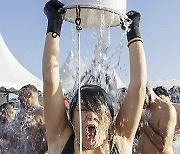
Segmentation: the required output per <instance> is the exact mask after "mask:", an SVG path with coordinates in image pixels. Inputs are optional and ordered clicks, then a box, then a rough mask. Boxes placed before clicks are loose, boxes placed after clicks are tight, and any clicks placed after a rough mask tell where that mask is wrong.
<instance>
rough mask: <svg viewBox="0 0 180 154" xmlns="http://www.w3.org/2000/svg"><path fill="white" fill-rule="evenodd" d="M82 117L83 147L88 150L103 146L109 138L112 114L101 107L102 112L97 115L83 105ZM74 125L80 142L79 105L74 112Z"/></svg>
mask: <svg viewBox="0 0 180 154" xmlns="http://www.w3.org/2000/svg"><path fill="white" fill-rule="evenodd" d="M107 112H108V114H107ZM81 115H82V142H83V147H84V148H86V149H93V148H96V147H98V146H100V145H102V144H103V142H104V140H106V139H107V137H108V130H109V127H110V121H111V120H110V119H111V117H110V112H109V110H108V109H107V107H106V106H105V105H101V112H98V113H96V112H93V111H90V110H88V109H87V108H86V107H85V106H83V104H82V105H81ZM108 115H109V116H108ZM72 125H73V129H74V131H75V134H76V138H77V139H78V141H79V134H80V133H79V105H77V106H76V108H75V110H74V113H73V121H72Z"/></svg>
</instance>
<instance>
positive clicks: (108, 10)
mask: <svg viewBox="0 0 180 154" xmlns="http://www.w3.org/2000/svg"><path fill="white" fill-rule="evenodd" d="M61 2H62V3H63V4H64V8H65V10H66V13H65V20H66V21H69V22H71V23H75V19H76V18H77V14H78V13H77V12H79V13H80V18H81V27H84V28H94V27H100V26H102V24H103V25H105V26H111V27H113V26H118V25H120V22H121V18H122V16H125V13H126V0H61Z"/></svg>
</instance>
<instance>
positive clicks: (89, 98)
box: [68, 85, 114, 121]
mask: <svg viewBox="0 0 180 154" xmlns="http://www.w3.org/2000/svg"><path fill="white" fill-rule="evenodd" d="M80 91H81V104H82V105H83V106H85V107H86V108H87V109H88V110H90V111H93V112H96V113H98V112H100V110H99V109H101V107H100V106H101V105H105V106H106V107H107V108H108V109H109V112H110V116H111V118H112V119H113V118H114V109H113V104H112V101H111V99H110V97H109V95H108V94H107V93H106V91H105V90H104V89H102V88H101V87H99V86H97V85H84V86H82V87H81V88H80ZM77 101H78V90H77V91H76V93H75V95H74V97H73V98H72V101H71V103H70V106H69V109H68V119H69V121H72V115H73V111H74V109H75V107H76V105H77V104H78V103H77Z"/></svg>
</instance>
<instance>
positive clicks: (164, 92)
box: [153, 86, 170, 97]
mask: <svg viewBox="0 0 180 154" xmlns="http://www.w3.org/2000/svg"><path fill="white" fill-rule="evenodd" d="M153 91H154V93H155V94H156V95H157V96H160V95H165V96H168V97H170V94H169V92H168V89H167V88H165V87H163V86H158V87H156V88H153Z"/></svg>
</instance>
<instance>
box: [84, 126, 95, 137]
mask: <svg viewBox="0 0 180 154" xmlns="http://www.w3.org/2000/svg"><path fill="white" fill-rule="evenodd" d="M96 130H97V128H96V127H95V125H87V126H86V129H85V132H86V136H87V138H88V139H90V140H94V139H95V136H96Z"/></svg>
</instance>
